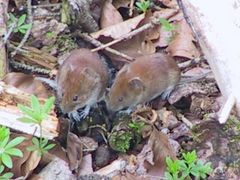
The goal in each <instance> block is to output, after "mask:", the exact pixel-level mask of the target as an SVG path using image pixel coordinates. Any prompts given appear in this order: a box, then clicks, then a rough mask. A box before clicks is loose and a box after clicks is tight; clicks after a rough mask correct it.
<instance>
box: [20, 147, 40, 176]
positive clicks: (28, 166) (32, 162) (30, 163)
mask: <svg viewBox="0 0 240 180" xmlns="http://www.w3.org/2000/svg"><path fill="white" fill-rule="evenodd" d="M40 160H41V156H40V155H39V154H38V152H37V151H32V152H31V153H30V155H29V157H28V159H27V160H26V162H25V163H24V165H23V166H22V168H21V170H22V173H24V174H26V175H29V174H30V173H31V172H32V171H33V170H34V169H35V168H36V167H37V166H38V164H39V162H40Z"/></svg>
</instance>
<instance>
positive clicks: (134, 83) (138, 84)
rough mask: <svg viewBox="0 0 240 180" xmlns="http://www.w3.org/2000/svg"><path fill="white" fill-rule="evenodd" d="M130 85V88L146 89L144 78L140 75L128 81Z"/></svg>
mask: <svg viewBox="0 0 240 180" xmlns="http://www.w3.org/2000/svg"><path fill="white" fill-rule="evenodd" d="M128 85H129V87H130V88H133V89H135V90H138V91H144V90H145V86H144V84H143V82H142V80H141V79H140V78H138V77H135V78H132V79H130V80H129V81H128Z"/></svg>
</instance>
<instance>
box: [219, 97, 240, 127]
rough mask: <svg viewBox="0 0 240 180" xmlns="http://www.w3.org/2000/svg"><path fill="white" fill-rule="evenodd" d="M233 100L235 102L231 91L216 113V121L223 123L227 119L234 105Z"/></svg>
mask: <svg viewBox="0 0 240 180" xmlns="http://www.w3.org/2000/svg"><path fill="white" fill-rule="evenodd" d="M235 102H236V99H235V97H234V94H233V93H232V94H230V95H229V96H228V99H227V101H226V103H225V104H224V105H223V107H222V108H221V109H220V111H219V113H218V121H219V123H220V124H224V123H226V122H227V119H228V117H229V115H230V113H231V110H232V108H233V106H234V105H235Z"/></svg>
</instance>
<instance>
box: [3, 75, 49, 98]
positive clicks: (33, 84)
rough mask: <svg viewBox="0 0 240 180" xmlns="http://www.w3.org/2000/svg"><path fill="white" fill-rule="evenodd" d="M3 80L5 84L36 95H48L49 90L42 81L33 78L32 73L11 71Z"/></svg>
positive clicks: (44, 96)
mask: <svg viewBox="0 0 240 180" xmlns="http://www.w3.org/2000/svg"><path fill="white" fill-rule="evenodd" d="M3 81H4V82H5V83H6V84H9V85H12V86H14V87H16V88H18V89H20V90H22V91H24V92H27V93H29V94H34V95H36V96H38V97H42V98H48V97H49V96H50V92H49V91H48V90H47V88H46V87H45V86H44V85H43V83H42V82H41V81H40V80H36V79H34V77H33V76H32V75H28V74H24V73H15V72H12V73H8V74H7V75H6V76H5V77H4V79H3Z"/></svg>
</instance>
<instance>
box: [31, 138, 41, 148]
mask: <svg viewBox="0 0 240 180" xmlns="http://www.w3.org/2000/svg"><path fill="white" fill-rule="evenodd" d="M32 143H33V144H34V145H35V146H37V147H40V141H39V140H38V138H36V137H33V138H32Z"/></svg>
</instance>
